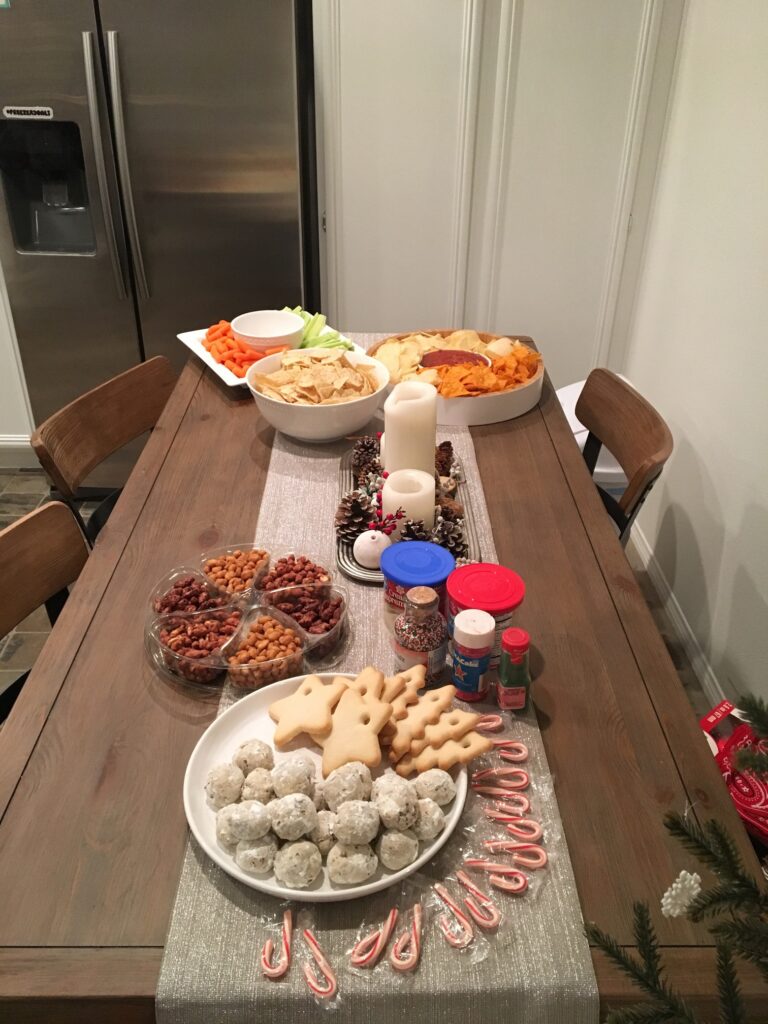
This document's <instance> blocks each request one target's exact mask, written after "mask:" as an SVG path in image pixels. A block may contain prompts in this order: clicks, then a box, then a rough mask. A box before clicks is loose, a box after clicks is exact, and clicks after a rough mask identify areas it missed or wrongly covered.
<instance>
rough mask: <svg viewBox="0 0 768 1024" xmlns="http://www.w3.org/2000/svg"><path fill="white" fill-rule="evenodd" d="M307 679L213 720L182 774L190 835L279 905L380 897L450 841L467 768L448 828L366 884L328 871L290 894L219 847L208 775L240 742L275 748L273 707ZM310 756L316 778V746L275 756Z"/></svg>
mask: <svg viewBox="0 0 768 1024" xmlns="http://www.w3.org/2000/svg"><path fill="white" fill-rule="evenodd" d="M318 675H319V676H320V678H321V679H322V680H323V681H329V680H331V679H335V678H337V677H338V676H339V675H341V676H342V677H343V678H347V679H354V675H352V674H350V673H343V672H342V673H338V672H337V673H334V672H326V673H322V672H321V673H318ZM304 678H305V677H304V676H294V677H293V678H292V679H283V680H282V681H281V682H278V683H272V684H271V686H265V687H263V688H262V689H260V690H256V691H255V692H254V693H251V694H249V695H248V696H247V697H243V698H242V700H239V701H238V702H237V704H234V705H233V706H232V707H231V708H229V709H228V710H227V711H225V712H224V714H223V715H220V717H219V718H217V719H215V721H213V722H212V723H211V724H210V725H209V726H208V728H207V729H206V730H205V732H204V733H203V735H202V736H201V737H200V739H199V740H198V742H197V746H196V747H195V749H194V750H193V751H192V756H191V757H190V759H189V762H188V764H187V770H186V773H185V775H184V812H185V814H186V816H187V821H188V823H189V827H190V829H191V830H192V834H193V835H194V837H195V839H196V840H197V841H198V843H199V844H200V846H202V848H203V850H204V851H205V852H206V853H207V854H208V856H209V857H210V858H211V860H213V861H215V862H216V863H217V864H218V865H219V867H220V868H222V869H223V870H224V871H226V872H227V874H228V875H231V876H232V878H236V879H237V880H238V881H239V882H243V883H244V884H245V885H248V886H250V887H251V888H252V889H258V890H259V892H263V893H267V894H268V895H269V896H274V897H276V898H277V899H281V900H298V901H300V902H304V903H337V902H339V901H341V900H352V899H358V898H359V897H361V896H368V895H370V894H371V893H374V892H379V891H380V890H382V889H387V888H389V886H390V885H396V884H397V883H398V882H401V881H402V880H403V879H404V878H407V877H408V875H412V874H413V873H414V872H415V871H418V870H419V868H420V867H422V865H424V864H426V863H427V861H429V860H431V859H432V858H433V857H434V856H435V854H436V853H437V852H438V850H440V849H441V848H442V847H443V846H444V845H445V843H446V842H447V841H448V839H449V838H450V836H451V833H452V832H453V831H454V829H455V828H456V826H457V825H458V823H459V819H460V817H461V812H462V811H463V809H464V801H465V800H466V796H467V769H466V767H465V766H463V765H458V766H457V767H456V768H453V769H452V770H451V775H452V776H453V780H454V782H455V783H456V796H455V798H454V800H453V803H452V804H451V805H450V806H449V807H448V808H446V822H445V828H444V829H443V831H442V832H441V833H440V835H439V836H437V837H436V838H435V839H433V840H431V842H423V843H421V844H420V847H421V849H420V853H419V856H418V857H417V858H416V860H415V861H414V862H413V864H409V865H408V866H407V867H405V868H402V869H401V870H400V871H387V870H386V869H385V868H382V867H381V865H379V867H378V868H377V870H376V874H375V875H374V876H373V878H371V879H370V880H369V881H367V882H365V883H363V884H362V885H335V884H334V883H333V882H331V881H330V880H329V879H328V876H327V873H326V869H325V867H323V870H322V872H321V873H320V875H319V876H318V877H317V879H316V880H315V882H314V883H313V884H312V885H311V886H310V887H309V888H308V889H289V888H287V887H286V886H284V885H281V884H280V883H279V882H278V881H277V880H276V879H275V877H274V875H273V874H272V873H270V874H268V875H263V876H260V875H249V874H248V873H247V872H246V871H243V870H242V869H241V868H239V867H238V866H237V864H236V863H235V861H234V858H233V857H232V855H231V853H230V852H229V851H228V850H227V849H226V848H225V847H223V846H221V845H220V843H219V842H218V840H217V838H216V812H215V811H214V810H213V809H212V808H211V807H210V806H209V804H208V801H207V798H206V795H205V780H206V778H207V776H208V772H209V771H210V770H211V768H213V767H214V766H215V765H217V764H222V763H224V762H227V761H231V760H232V755H233V754H234V753H235V751H236V750H237V748H238V746H239V745H240V744H241V743H244V742H245V741H246V740H250V739H259V740H263V741H264V742H265V743H268V744H269V745H270V746H271V747H273V746H274V744H273V742H272V741H273V737H274V732H275V723H274V722H273V721H272V719H271V718H270V717H269V711H268V708H269V705H270V704H272V703H273V702H274V701H276V700H280V698H281V697H287V696H288V694H290V693H293V692H294V690H295V689H296V688H297V687H298V686H299V685H300V684H301V682H302V681H303V679H304ZM299 750H301V751H302V752H306V753H308V754H309V755H310V756H311V757H312V760H313V761H314V762H315V764H316V765H317V777H318V779H319V778H320V777H321V775H320V761H321V752H320V750H319V748H318V747H315V746H314V745H312V746H309V747H304V746H302V745H301V743H300V742H299V741H298V740H297V741H296V744H295V745H291V747H290V749H288V750H285V751H275V762H276V763H277V762H279V761H281V760H283V759H284V758H286V757H290V756H291V754H295V753H296V752H297V751H299ZM387 767H388V764H387V762H386V758H384V760H383V762H382V764H381V766H380V767H379V768H377V769H376V770H374V771H373V772H372V775H373V776H374V778H375V777H376V776H377V775H380V774H382V773H383V772H384V771H386V769H387Z"/></svg>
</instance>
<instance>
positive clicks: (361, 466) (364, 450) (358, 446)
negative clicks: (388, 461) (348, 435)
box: [352, 434, 380, 474]
mask: <svg viewBox="0 0 768 1024" xmlns="http://www.w3.org/2000/svg"><path fill="white" fill-rule="evenodd" d="M379 452H380V445H379V439H378V438H377V437H373V436H371V435H370V434H369V435H367V436H366V437H359V438H358V439H357V441H355V447H354V448H353V449H352V469H353V470H354V471H355V473H356V474H358V473H360V472H361V471H362V470H365V469H366V467H367V466H369V465H370V464H371V463H372V462H378V461H379Z"/></svg>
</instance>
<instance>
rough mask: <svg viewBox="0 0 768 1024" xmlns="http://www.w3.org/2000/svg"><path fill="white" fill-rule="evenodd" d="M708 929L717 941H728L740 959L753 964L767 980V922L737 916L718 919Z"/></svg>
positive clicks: (767, 980)
mask: <svg viewBox="0 0 768 1024" xmlns="http://www.w3.org/2000/svg"><path fill="white" fill-rule="evenodd" d="M710 931H711V932H712V934H713V935H714V936H715V938H716V939H717V940H718V942H721V943H723V944H725V943H729V944H730V945H731V946H733V949H734V950H735V952H736V953H738V955H739V956H740V957H742V959H744V960H747V961H748V962H749V963H751V964H754V965H755V967H757V969H758V970H759V971H760V973H761V974H762V976H763V977H764V978H765V980H766V982H768V922H766V921H760V920H758V919H756V918H739V917H737V918H733V920H730V921H718V922H717V924H715V925H713V926H712V928H711V929H710Z"/></svg>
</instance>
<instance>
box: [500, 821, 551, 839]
mask: <svg viewBox="0 0 768 1024" xmlns="http://www.w3.org/2000/svg"><path fill="white" fill-rule="evenodd" d="M506 828H507V832H509V834H510V835H512V836H514V837H515V838H516V839H524V840H525V841H526V842H528V843H538V841H539V840H540V839H541V838H542V836H543V835H544V829H543V828H542V827H541V825H540V824H539V823H538V821H533V819H532V818H515V820H514V821H508V822H507V825H506Z"/></svg>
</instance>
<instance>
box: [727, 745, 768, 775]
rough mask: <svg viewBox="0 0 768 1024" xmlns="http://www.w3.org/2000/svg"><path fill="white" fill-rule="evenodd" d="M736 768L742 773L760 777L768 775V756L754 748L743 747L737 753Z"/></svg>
mask: <svg viewBox="0 0 768 1024" xmlns="http://www.w3.org/2000/svg"><path fill="white" fill-rule="evenodd" d="M735 760H736V767H737V768H738V769H739V771H740V772H751V773H752V774H753V775H759V776H760V777H762V776H764V775H768V754H764V753H763V752H762V751H761V750H755V749H754V748H752V747H742V748H741V750H737V751H736V758H735Z"/></svg>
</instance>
